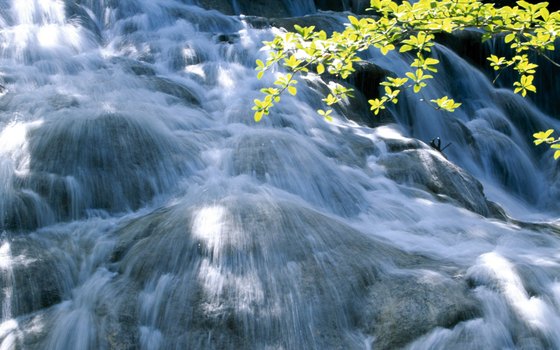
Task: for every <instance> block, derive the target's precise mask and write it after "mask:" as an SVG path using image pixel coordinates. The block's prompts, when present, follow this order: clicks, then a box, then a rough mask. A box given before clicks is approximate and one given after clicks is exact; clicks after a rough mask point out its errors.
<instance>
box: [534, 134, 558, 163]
mask: <svg viewBox="0 0 560 350" xmlns="http://www.w3.org/2000/svg"><path fill="white" fill-rule="evenodd" d="M553 133H554V130H553V129H548V130H547V131H539V132H537V133H534V134H533V137H534V138H535V141H534V142H535V145H537V146H538V145H540V144H541V143H547V144H549V145H551V146H550V148H552V149H554V150H555V151H554V159H558V158H560V138H554V137H552V134H553Z"/></svg>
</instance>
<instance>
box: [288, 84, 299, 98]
mask: <svg viewBox="0 0 560 350" xmlns="http://www.w3.org/2000/svg"><path fill="white" fill-rule="evenodd" d="M288 92H289V93H290V95H293V96H295V95H296V94H297V89H296V87H295V86H291V85H290V86H288Z"/></svg>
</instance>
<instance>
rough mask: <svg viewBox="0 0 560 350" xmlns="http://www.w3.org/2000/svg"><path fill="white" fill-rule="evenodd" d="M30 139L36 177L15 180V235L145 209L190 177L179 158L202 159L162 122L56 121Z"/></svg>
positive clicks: (120, 118)
mask: <svg viewBox="0 0 560 350" xmlns="http://www.w3.org/2000/svg"><path fill="white" fill-rule="evenodd" d="M28 140H29V141H28V142H29V154H30V160H29V171H28V172H27V173H26V174H22V175H20V176H18V177H17V178H16V179H15V180H14V184H13V187H14V190H13V193H14V194H13V198H12V200H11V201H9V203H8V204H10V208H11V209H10V210H11V211H9V213H11V215H10V216H8V217H4V219H3V222H0V224H3V225H4V226H6V227H10V228H15V229H32V228H34V227H37V226H41V225H42V224H45V223H49V222H52V221H53V220H67V219H70V218H74V219H75V218H79V217H83V215H85V214H86V212H85V211H86V210H106V211H109V212H122V211H126V210H130V209H137V208H139V207H140V206H141V205H142V204H143V203H146V202H147V201H149V200H151V199H152V198H153V196H155V195H157V194H159V193H162V191H163V190H165V189H169V188H170V186H172V185H173V184H174V183H175V182H176V181H177V180H178V176H179V174H184V173H185V171H186V170H187V166H186V164H184V163H179V161H178V157H176V156H175V155H177V154H180V153H182V152H187V153H190V152H193V153H192V155H193V156H194V158H193V159H194V160H195V162H196V156H195V154H196V153H197V151H196V150H195V148H191V149H190V150H189V149H188V148H189V146H187V145H186V144H182V143H180V142H179V141H178V140H177V139H175V138H174V137H173V136H172V134H171V133H169V131H167V130H166V129H165V127H164V126H163V125H158V124H157V122H155V123H154V121H151V120H139V119H137V118H134V117H131V116H125V115H118V114H102V115H99V116H91V117H88V116H82V117H75V116H71V117H68V118H66V117H64V116H61V117H59V118H53V119H51V120H50V121H48V122H45V123H44V124H42V125H40V126H37V127H35V128H33V129H32V130H30V131H29V132H28ZM100 145H102V146H100ZM185 147H186V148H185ZM18 193H20V194H18ZM8 199H9V198H8ZM13 204H15V205H13Z"/></svg>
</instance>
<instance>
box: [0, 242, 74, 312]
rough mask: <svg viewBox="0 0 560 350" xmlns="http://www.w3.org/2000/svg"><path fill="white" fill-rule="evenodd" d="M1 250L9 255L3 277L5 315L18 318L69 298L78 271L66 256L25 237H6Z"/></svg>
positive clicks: (6, 258) (5, 258)
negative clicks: (8, 238) (59, 254)
mask: <svg viewBox="0 0 560 350" xmlns="http://www.w3.org/2000/svg"><path fill="white" fill-rule="evenodd" d="M1 249H2V250H3V252H2V253H3V254H5V255H6V257H3V258H2V259H3V261H4V264H5V265H4V266H3V267H2V271H1V278H0V281H1V283H2V290H3V293H2V294H0V298H1V299H2V303H1V304H0V305H1V307H2V308H3V310H2V313H3V314H8V315H11V317H14V318H15V317H18V316H21V315H26V314H30V313H32V312H35V311H38V310H41V309H45V308H48V307H50V306H53V305H55V304H57V303H59V302H60V301H61V300H62V299H63V298H64V297H68V295H69V293H70V290H71V288H72V286H73V284H74V280H73V278H74V277H75V276H76V275H77V272H76V266H73V265H72V264H71V263H69V262H68V261H65V260H64V256H62V257H61V256H57V255H56V254H55V252H54V251H53V250H52V249H48V248H47V247H45V246H43V245H42V244H41V243H40V242H37V241H34V240H32V239H28V238H26V237H18V238H15V239H11V240H7V241H5V242H4V243H3V245H2V248H1ZM5 308H8V309H5Z"/></svg>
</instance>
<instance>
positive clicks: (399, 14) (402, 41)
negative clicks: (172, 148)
mask: <svg viewBox="0 0 560 350" xmlns="http://www.w3.org/2000/svg"><path fill="white" fill-rule="evenodd" d="M547 6H548V3H546V2H543V3H539V4H530V3H528V2H526V1H517V6H514V7H510V6H504V7H495V5H494V4H485V3H482V2H480V1H477V0H418V1H417V2H416V3H414V4H411V3H410V2H408V1H402V3H401V4H398V3H397V2H396V1H393V0H371V9H370V10H372V11H373V14H372V16H364V17H360V18H358V17H355V16H349V17H348V21H349V22H348V23H347V25H346V28H345V30H344V31H342V32H334V33H332V35H330V36H328V35H327V34H326V33H325V31H322V30H319V31H316V30H315V27H314V26H310V27H301V26H298V25H295V26H294V28H295V32H285V33H283V34H280V35H278V36H276V37H275V38H274V39H273V40H272V41H269V42H265V45H266V47H267V48H268V49H269V56H268V58H267V59H266V61H264V62H263V61H262V60H257V62H256V63H257V67H256V70H257V72H258V73H257V76H258V77H259V79H260V78H261V77H262V76H263V75H264V74H265V72H269V71H272V70H273V67H275V66H280V67H283V68H284V69H283V71H286V73H279V72H276V74H277V80H276V81H275V82H274V86H273V87H269V88H265V89H262V90H261V91H262V92H263V93H264V98H263V99H255V101H254V107H253V110H254V111H255V113H254V117H255V120H256V121H259V120H261V119H262V117H263V116H264V115H268V114H269V111H270V109H271V108H272V107H273V106H274V104H275V103H278V102H279V101H280V98H281V95H282V93H283V92H284V91H286V90H287V91H288V92H289V93H290V94H292V95H295V94H296V93H297V88H296V83H297V80H296V77H297V76H298V75H301V76H306V75H308V74H326V73H328V74H331V75H334V76H336V77H340V78H342V79H346V78H348V77H349V76H350V74H352V73H353V72H354V67H353V64H354V63H355V62H357V61H360V57H359V56H358V55H359V52H361V51H364V50H367V49H369V48H371V47H375V48H377V49H379V50H380V51H381V53H382V54H383V55H386V54H388V53H389V52H391V51H397V52H399V53H403V54H404V53H406V54H408V55H411V56H412V58H411V63H410V71H408V72H406V74H405V75H404V76H402V77H388V78H387V79H386V80H385V81H383V82H382V83H381V85H382V86H383V92H382V95H381V96H380V98H376V99H372V100H369V101H368V102H369V104H370V108H371V110H372V111H373V113H374V114H378V113H379V112H380V110H382V109H385V108H386V105H387V104H388V103H397V102H398V98H399V94H400V93H401V91H402V90H403V89H411V90H412V91H413V92H414V93H420V92H421V91H422V89H423V88H424V87H426V86H427V83H428V81H429V80H430V79H432V78H433V74H434V73H437V65H438V63H439V61H438V60H437V59H436V58H434V57H432V56H433V53H432V48H433V46H434V45H435V44H434V39H435V34H437V33H453V32H455V31H461V30H465V29H473V28H476V29H479V30H482V33H483V35H482V40H483V41H485V40H488V39H491V38H498V39H497V40H503V41H504V42H505V43H506V44H508V45H509V47H511V49H512V56H511V57H501V56H496V55H493V54H492V55H490V57H488V61H489V64H490V66H491V67H493V69H495V70H496V71H497V72H498V76H499V74H501V73H502V72H504V71H506V70H511V69H512V70H514V71H516V72H517V75H518V79H517V81H515V82H514V83H513V89H514V92H515V93H520V94H521V95H523V96H525V95H526V94H527V92H536V88H535V86H534V85H533V80H534V74H535V71H536V68H537V67H538V66H537V64H535V63H533V62H531V61H530V58H529V55H528V52H529V51H535V52H537V53H538V54H541V55H543V56H544V57H545V58H548V56H547V55H546V52H547V51H551V50H554V42H555V40H556V38H557V37H558V35H559V33H560V12H552V13H551V12H549V11H548V9H547ZM329 90H330V93H329V94H328V95H327V96H326V97H325V98H324V99H323V101H324V102H325V104H326V105H327V106H328V107H327V109H325V110H323V109H321V110H319V111H318V113H319V114H320V115H322V116H324V117H325V118H327V119H330V118H331V117H330V114H331V112H332V109H331V107H330V106H332V105H334V104H336V103H338V102H340V101H341V100H343V99H345V98H347V97H349V96H351V94H352V89H350V88H347V87H344V86H343V85H341V84H338V83H335V82H331V83H329ZM428 103H431V104H432V105H433V106H434V108H436V109H441V110H445V111H449V112H452V111H454V110H455V109H456V108H458V107H459V106H460V105H461V104H460V103H458V102H456V101H454V100H453V99H451V98H449V97H448V96H442V97H441V98H438V99H432V100H430V101H429V102H428ZM557 154H558V155H559V156H560V153H558V152H557Z"/></svg>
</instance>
